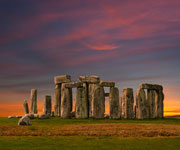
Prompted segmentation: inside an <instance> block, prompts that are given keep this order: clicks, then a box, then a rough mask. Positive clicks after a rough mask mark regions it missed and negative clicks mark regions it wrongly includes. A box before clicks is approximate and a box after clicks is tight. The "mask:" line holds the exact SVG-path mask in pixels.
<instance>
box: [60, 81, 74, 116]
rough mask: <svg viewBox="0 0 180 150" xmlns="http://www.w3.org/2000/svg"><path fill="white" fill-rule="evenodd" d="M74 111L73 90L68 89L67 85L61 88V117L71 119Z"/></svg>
mask: <svg viewBox="0 0 180 150" xmlns="http://www.w3.org/2000/svg"><path fill="white" fill-rule="evenodd" d="M71 110H72V89H71V88H66V87H65V84H64V83H63V84H62V87H61V117H62V118H70V113H71Z"/></svg>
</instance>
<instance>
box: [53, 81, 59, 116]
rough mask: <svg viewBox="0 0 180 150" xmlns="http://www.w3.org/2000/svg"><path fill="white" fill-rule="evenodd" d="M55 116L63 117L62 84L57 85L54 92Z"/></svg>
mask: <svg viewBox="0 0 180 150" xmlns="http://www.w3.org/2000/svg"><path fill="white" fill-rule="evenodd" d="M54 100H55V104H54V115H55V116H59V117H60V116H61V84H57V85H56V87H55V90H54Z"/></svg>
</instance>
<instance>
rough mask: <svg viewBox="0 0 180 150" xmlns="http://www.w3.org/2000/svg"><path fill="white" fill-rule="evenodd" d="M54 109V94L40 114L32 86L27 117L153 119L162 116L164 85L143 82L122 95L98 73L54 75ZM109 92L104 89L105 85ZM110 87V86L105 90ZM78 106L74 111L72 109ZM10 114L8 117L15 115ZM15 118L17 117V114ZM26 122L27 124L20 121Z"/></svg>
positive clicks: (124, 91) (45, 103)
mask: <svg viewBox="0 0 180 150" xmlns="http://www.w3.org/2000/svg"><path fill="white" fill-rule="evenodd" d="M54 83H55V89H54V110H53V111H52V100H51V96H46V97H45V102H44V112H43V114H41V115H38V114H37V90H36V89H31V99H30V100H31V110H30V113H29V108H28V103H27V100H25V101H24V103H23V106H24V112H25V114H28V118H40V119H47V118H49V117H52V116H57V117H61V118H72V117H75V118H79V119H85V118H91V117H92V118H97V119H103V118H111V119H120V118H124V119H150V118H163V117H164V114H163V111H164V110H163V109H164V93H163V87H162V86H161V85H157V84H147V83H146V84H140V85H139V86H138V89H137V91H136V96H135V99H134V93H133V89H132V88H125V89H123V93H122V96H121V98H120V95H119V89H118V88H117V87H115V82H112V81H104V80H100V78H99V77H98V76H95V75H91V76H79V77H78V79H77V81H75V82H72V81H71V76H70V75H61V76H56V77H54ZM107 87H108V88H109V91H108V92H107V91H106V92H105V88H107ZM73 88H76V98H75V99H76V103H75V105H73V94H72V89H73ZM106 90H107V89H106ZM105 97H106V98H109V114H105ZM73 106H75V110H73ZM13 117H14V116H9V117H8V118H13ZM14 118H15V117H14ZM21 124H24V123H21Z"/></svg>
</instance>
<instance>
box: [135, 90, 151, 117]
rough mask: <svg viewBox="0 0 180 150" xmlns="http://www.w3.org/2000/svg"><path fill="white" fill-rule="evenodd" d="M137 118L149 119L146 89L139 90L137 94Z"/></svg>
mask: <svg viewBox="0 0 180 150" xmlns="http://www.w3.org/2000/svg"><path fill="white" fill-rule="evenodd" d="M136 118H137V119H148V118H149V105H148V102H147V100H146V94H145V91H144V89H139V88H138V90H137V93H136Z"/></svg>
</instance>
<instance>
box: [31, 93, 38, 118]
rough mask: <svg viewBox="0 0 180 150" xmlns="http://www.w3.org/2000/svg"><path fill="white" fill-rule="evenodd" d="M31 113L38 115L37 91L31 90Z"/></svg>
mask: <svg viewBox="0 0 180 150" xmlns="http://www.w3.org/2000/svg"><path fill="white" fill-rule="evenodd" d="M31 113H32V114H37V90H36V89H31Z"/></svg>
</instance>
